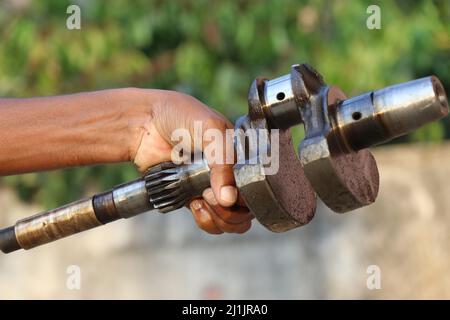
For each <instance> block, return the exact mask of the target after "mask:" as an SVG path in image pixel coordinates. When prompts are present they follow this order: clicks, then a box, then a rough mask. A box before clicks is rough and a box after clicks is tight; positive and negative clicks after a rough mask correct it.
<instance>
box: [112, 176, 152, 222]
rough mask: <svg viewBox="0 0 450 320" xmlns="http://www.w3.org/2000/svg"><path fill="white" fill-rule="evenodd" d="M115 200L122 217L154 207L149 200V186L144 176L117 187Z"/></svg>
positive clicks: (114, 191) (114, 195) (128, 216)
mask: <svg viewBox="0 0 450 320" xmlns="http://www.w3.org/2000/svg"><path fill="white" fill-rule="evenodd" d="M113 200H114V205H115V207H116V210H117V212H118V214H119V215H120V216H121V217H122V218H130V217H133V216H135V215H137V214H140V213H143V212H146V211H149V210H152V209H153V206H152V205H151V204H150V202H149V201H148V194H147V188H146V187H145V181H144V179H142V178H140V179H137V180H135V181H132V182H129V183H125V184H123V185H120V186H117V187H115V188H114V189H113Z"/></svg>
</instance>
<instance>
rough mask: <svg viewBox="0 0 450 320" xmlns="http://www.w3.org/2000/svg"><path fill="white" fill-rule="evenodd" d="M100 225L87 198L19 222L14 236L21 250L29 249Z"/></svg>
mask: <svg viewBox="0 0 450 320" xmlns="http://www.w3.org/2000/svg"><path fill="white" fill-rule="evenodd" d="M100 225H101V223H100V221H98V220H97V217H96V216H95V212H94V207H93V206H92V199H91V198H89V199H85V200H80V201H77V202H75V203H72V204H69V205H66V206H64V207H61V208H58V209H55V210H51V211H48V212H45V213H43V214H37V215H35V216H31V217H29V218H26V219H23V220H20V221H18V222H17V223H16V226H15V235H16V239H17V242H18V243H19V245H20V247H21V248H23V249H31V248H34V247H36V246H39V245H42V244H45V243H48V242H52V241H55V240H58V239H61V238H63V237H67V236H69V235H72V234H75V233H78V232H82V231H85V230H88V229H92V228H95V227H98V226H100Z"/></svg>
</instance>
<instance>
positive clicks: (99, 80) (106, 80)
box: [0, 0, 450, 206]
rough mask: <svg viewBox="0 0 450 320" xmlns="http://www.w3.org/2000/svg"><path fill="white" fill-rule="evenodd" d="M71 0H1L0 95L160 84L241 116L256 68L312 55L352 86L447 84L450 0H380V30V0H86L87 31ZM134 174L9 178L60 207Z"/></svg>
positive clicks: (281, 66)
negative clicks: (374, 18) (426, 79)
mask: <svg viewBox="0 0 450 320" xmlns="http://www.w3.org/2000/svg"><path fill="white" fill-rule="evenodd" d="M72 2H73V1H52V0H40V1H23V3H25V5H23V6H19V5H13V3H14V1H12V0H5V1H2V2H1V3H0V9H1V10H0V33H1V39H2V41H1V42H0V96H16V97H25V96H27V97H30V96H38V95H56V94H65V93H71V92H79V91H85V90H98V89H103V88H110V87H121V86H138V87H157V88H165V89H174V90H181V91H185V92H187V93H189V94H192V95H194V96H196V97H198V98H199V99H201V100H203V101H204V102H206V103H208V104H209V105H211V106H213V107H215V108H216V109H218V110H219V111H221V112H223V113H225V114H226V115H227V116H228V117H230V118H231V119H233V120H235V119H236V118H237V117H238V116H239V115H241V114H243V113H245V110H246V108H247V106H246V97H247V90H248V87H249V85H250V84H251V82H252V81H253V79H254V78H255V77H256V76H259V75H265V76H267V77H273V76H278V75H282V74H285V73H286V72H288V71H289V66H290V65H291V64H294V63H298V62H302V61H307V62H309V63H311V64H312V65H313V66H315V67H316V68H317V69H318V70H319V71H320V72H321V73H322V74H323V75H324V77H325V80H326V81H327V82H328V83H334V84H338V85H339V86H341V87H342V89H343V90H344V91H345V92H347V94H348V95H352V94H356V93H361V92H363V91H366V90H369V89H374V88H379V87H383V86H385V85H389V84H394V83H397V82H401V81H407V80H410V79H413V78H418V77H422V76H427V75H430V74H436V75H438V76H439V77H440V78H441V79H442V80H443V82H444V85H445V87H446V89H447V92H449V90H448V89H449V87H450V68H449V64H448V60H449V57H450V24H449V23H448V22H449V21H450V3H449V2H448V1H446V0H442V1H427V0H423V1H414V2H412V1H400V0H398V1H389V2H388V1H383V2H379V3H378V5H379V6H380V7H381V15H382V16H381V17H382V22H381V23H382V29H381V30H368V29H367V28H366V19H367V17H368V14H367V13H366V8H367V6H368V5H370V4H372V3H373V1H338V0H336V1H325V0H316V1H311V2H306V1H298V0H285V1H280V0H269V1H206V0H196V1H194V0H191V1H180V2H175V1H157V0H153V1H143V0H138V1H132V2H131V1H126V0H117V1H101V0H89V1H80V3H81V14H82V29H81V30H72V31H71V30H67V29H66V19H67V17H68V15H67V14H66V8H67V6H68V5H69V4H71V3H72ZM449 128H450V125H449V123H448V121H443V122H440V123H434V124H431V125H429V126H428V127H425V128H423V129H421V130H419V131H417V132H416V133H414V134H413V135H411V136H410V137H409V138H408V139H405V140H409V141H436V140H441V139H442V138H444V137H448V136H449V133H450V130H449ZM297 131H298V132H300V131H301V130H297ZM299 134H300V133H299ZM297 139H298V137H297ZM135 176H136V173H135V171H134V168H133V167H132V166H130V165H112V166H103V167H92V168H78V169H68V170H60V171H55V172H50V173H39V174H29V175H23V176H16V177H8V178H5V179H4V180H3V181H5V182H7V183H9V184H11V185H13V186H15V187H16V188H17V189H18V190H19V192H20V194H21V196H23V197H24V198H25V199H29V200H37V201H40V202H41V203H44V204H45V205H46V206H55V205H57V204H61V203H63V202H66V201H68V200H73V199H76V198H78V197H79V196H81V195H82V194H83V193H86V192H88V191H90V188H107V187H110V186H112V185H114V184H115V183H119V182H121V181H124V180H127V179H130V178H132V177H135Z"/></svg>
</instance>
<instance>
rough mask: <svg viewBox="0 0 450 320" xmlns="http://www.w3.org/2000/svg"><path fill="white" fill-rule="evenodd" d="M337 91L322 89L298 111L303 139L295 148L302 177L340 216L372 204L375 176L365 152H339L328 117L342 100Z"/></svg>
mask: <svg viewBox="0 0 450 320" xmlns="http://www.w3.org/2000/svg"><path fill="white" fill-rule="evenodd" d="M345 99H346V97H345V95H344V93H343V92H342V91H341V90H340V89H339V88H337V87H331V88H329V87H325V86H324V87H322V88H321V89H320V91H319V92H318V93H317V94H316V95H314V96H312V97H310V100H309V102H308V103H307V104H305V106H304V107H303V108H302V110H301V112H302V114H303V121H304V123H305V131H306V137H305V139H304V140H303V141H302V143H301V144H300V146H299V154H300V159H301V161H302V163H303V166H304V168H305V173H306V176H307V177H308V180H309V181H310V182H311V184H312V186H313V188H314V190H315V191H316V192H317V194H318V195H319V197H320V198H321V199H322V201H323V202H324V203H325V204H326V205H327V206H328V207H329V208H330V209H331V210H333V211H335V212H339V213H343V212H347V211H350V210H354V209H357V208H360V207H363V206H366V205H369V204H371V203H373V202H374V201H375V199H376V196H377V194H378V186H379V176H378V169H377V165H376V162H375V159H374V158H373V156H372V155H371V153H370V152H369V151H368V150H367V149H364V150H361V151H356V152H354V151H350V152H343V151H342V149H341V147H340V141H337V137H336V135H335V131H334V130H333V124H332V123H331V121H330V117H329V114H330V113H333V110H332V108H334V106H335V105H336V103H337V102H338V101H342V100H345Z"/></svg>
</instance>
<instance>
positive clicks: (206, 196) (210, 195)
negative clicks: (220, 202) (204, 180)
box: [203, 188, 217, 205]
mask: <svg viewBox="0 0 450 320" xmlns="http://www.w3.org/2000/svg"><path fill="white" fill-rule="evenodd" d="M203 198H204V199H205V200H206V201H207V202H208V203H209V204H212V205H216V204H217V200H216V197H215V196H214V193H213V191H212V189H211V188H208V189H206V190H205V191H204V192H203Z"/></svg>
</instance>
